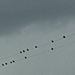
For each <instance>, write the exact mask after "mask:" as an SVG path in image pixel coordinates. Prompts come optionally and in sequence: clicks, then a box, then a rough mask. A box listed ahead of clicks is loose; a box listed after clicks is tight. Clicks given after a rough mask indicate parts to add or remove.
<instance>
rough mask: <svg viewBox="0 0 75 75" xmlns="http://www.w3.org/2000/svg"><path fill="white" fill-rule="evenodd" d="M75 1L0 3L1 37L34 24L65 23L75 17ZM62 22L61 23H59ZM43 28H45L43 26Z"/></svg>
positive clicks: (50, 0)
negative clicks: (47, 22)
mask: <svg viewBox="0 0 75 75" xmlns="http://www.w3.org/2000/svg"><path fill="white" fill-rule="evenodd" d="M74 8H75V0H68V1H67V0H63V1H62V0H26V1H25V0H16V1H15V0H13V1H12V0H7V1H5V0H2V1H0V36H4V35H8V34H9V35H10V34H12V33H13V32H18V31H19V30H20V28H22V27H24V26H25V27H26V26H28V25H30V24H31V23H33V22H37V23H38V22H40V23H42V22H43V21H44V22H45V21H50V22H49V23H50V24H48V25H49V26H51V27H52V26H53V27H54V26H55V27H57V26H58V25H54V23H56V22H62V24H61V26H62V25H64V24H63V23H64V22H68V20H69V19H70V18H71V17H73V16H74V15H75V10H74ZM59 20H60V21H59ZM41 26H43V25H42V24H41Z"/></svg>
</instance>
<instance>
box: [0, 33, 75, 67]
mask: <svg viewBox="0 0 75 75" xmlns="http://www.w3.org/2000/svg"><path fill="white" fill-rule="evenodd" d="M72 35H75V33H74V34H70V35H68V37H69V36H72ZM62 38H63V39H65V38H66V36H63V37H62ZM62 38H60V39H62ZM57 40H59V39H57ZM49 43H54V40H51V42H49ZM49 43H47V44H49ZM47 44H43V45H47ZM43 45H42V46H43ZM38 47H40V46H35V47H34V48H38ZM51 50H54V48H51ZM26 51H29V49H26V50H22V51H19V53H17V54H13V55H10V56H8V57H5V58H2V59H0V60H4V59H7V58H9V57H12V56H15V55H19V54H22V53H25V52H26ZM48 51H49V50H48ZM45 52H47V51H45ZM45 52H43V53H45ZM40 54H42V53H40ZM38 55H39V54H38ZM33 56H34V55H33ZM24 59H27V56H25V57H24ZM20 60H21V59H20ZM15 62H16V61H15V60H11V61H10V62H9V63H10V64H12V63H15ZM5 65H8V63H7V62H5V63H2V64H1V66H5Z"/></svg>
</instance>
